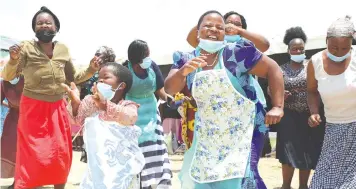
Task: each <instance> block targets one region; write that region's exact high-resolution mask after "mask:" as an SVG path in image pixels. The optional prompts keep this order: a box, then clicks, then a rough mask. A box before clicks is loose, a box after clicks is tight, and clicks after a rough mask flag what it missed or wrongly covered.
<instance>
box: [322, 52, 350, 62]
mask: <svg viewBox="0 0 356 189" xmlns="http://www.w3.org/2000/svg"><path fill="white" fill-rule="evenodd" d="M326 55H327V56H328V58H329V59H330V60H332V61H334V62H342V61H344V60H345V59H346V58H348V57H349V56H350V52H348V53H347V54H345V55H344V56H342V57H338V56H335V55H333V54H331V53H330V52H329V51H327V52H326Z"/></svg>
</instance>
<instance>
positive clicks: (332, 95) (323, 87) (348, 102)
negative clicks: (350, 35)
mask: <svg viewBox="0 0 356 189" xmlns="http://www.w3.org/2000/svg"><path fill="white" fill-rule="evenodd" d="M322 53H323V51H322V52H319V53H317V54H315V55H314V56H313V57H312V62H313V66H314V70H315V78H316V80H317V81H318V91H319V93H320V96H321V99H322V100H323V103H324V109H325V117H326V121H327V122H328V123H351V122H355V121H356V50H354V49H352V50H351V62H350V64H349V66H348V67H347V69H346V70H345V71H344V72H343V73H342V74H339V75H329V74H327V73H326V72H325V70H324V65H323V58H322Z"/></svg>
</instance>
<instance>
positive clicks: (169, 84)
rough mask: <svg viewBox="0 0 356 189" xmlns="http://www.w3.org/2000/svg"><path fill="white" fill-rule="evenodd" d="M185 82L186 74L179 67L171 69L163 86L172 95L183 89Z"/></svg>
mask: <svg viewBox="0 0 356 189" xmlns="http://www.w3.org/2000/svg"><path fill="white" fill-rule="evenodd" d="M185 84H186V76H185V75H183V73H182V70H181V69H171V71H169V73H168V76H167V78H166V80H165V82H164V88H165V90H166V92H167V93H168V94H170V95H174V94H176V93H178V92H180V91H182V90H183V88H184V86H185Z"/></svg>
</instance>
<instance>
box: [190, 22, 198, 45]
mask: <svg viewBox="0 0 356 189" xmlns="http://www.w3.org/2000/svg"><path fill="white" fill-rule="evenodd" d="M187 42H188V43H189V45H191V46H192V47H194V48H195V47H197V46H198V44H199V41H198V29H197V27H196V26H194V27H193V28H192V29H191V30H190V32H189V34H188V37H187Z"/></svg>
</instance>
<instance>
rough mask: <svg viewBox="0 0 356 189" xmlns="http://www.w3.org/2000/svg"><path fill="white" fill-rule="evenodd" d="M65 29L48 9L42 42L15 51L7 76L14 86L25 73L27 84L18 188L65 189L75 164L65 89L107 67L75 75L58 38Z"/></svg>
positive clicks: (38, 27) (42, 14) (39, 29)
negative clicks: (50, 187)
mask: <svg viewBox="0 0 356 189" xmlns="http://www.w3.org/2000/svg"><path fill="white" fill-rule="evenodd" d="M59 28H60V23H59V20H58V18H57V17H56V15H55V14H53V13H52V12H51V11H50V10H49V9H47V8H46V7H42V8H41V10H39V11H38V12H37V13H36V14H35V15H34V17H33V19H32V29H33V31H34V32H35V33H36V37H37V38H38V41H34V40H33V41H24V42H22V43H21V44H20V45H14V46H12V47H10V57H11V59H10V60H9V61H8V62H7V64H6V65H5V67H4V70H3V72H2V76H3V78H4V80H6V81H11V80H12V79H14V78H15V77H17V76H18V74H19V73H20V72H22V73H23V75H24V78H25V85H24V89H23V95H22V97H21V102H20V116H19V122H18V130H17V145H18V146H17V149H18V151H17V155H16V170H15V182H16V183H15V188H16V189H22V188H35V187H39V186H43V185H51V184H53V185H54V188H55V189H64V186H65V183H66V182H67V177H68V174H69V170H70V167H71V163H72V143H71V131H70V123H69V119H68V113H67V111H66V107H65V106H66V104H65V100H64V99H63V96H64V93H65V91H64V89H63V88H62V87H61V85H60V84H61V83H64V82H75V83H80V82H83V81H86V80H88V79H89V78H90V77H91V76H92V75H93V74H94V73H95V72H96V71H97V70H98V69H99V66H98V65H99V64H100V63H101V62H102V60H101V59H99V58H93V59H92V61H91V63H90V66H89V67H88V68H87V69H86V70H84V71H81V72H76V70H75V69H74V66H73V63H72V61H71V57H70V55H69V52H68V48H67V47H66V46H65V45H64V44H62V43H60V42H56V41H52V39H53V37H54V36H55V35H56V33H57V32H58V31H59Z"/></svg>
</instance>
